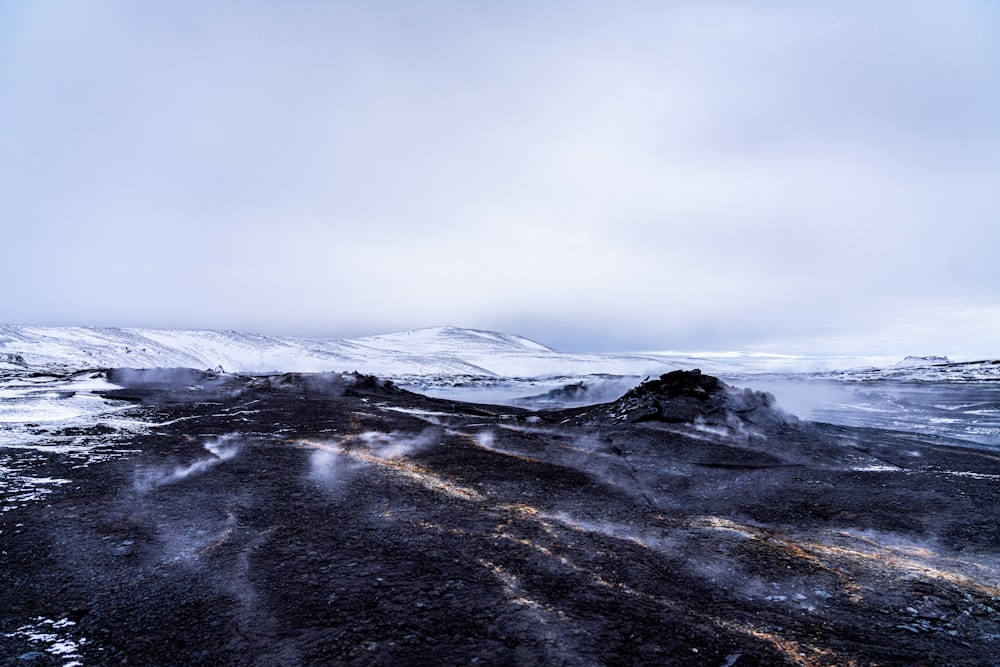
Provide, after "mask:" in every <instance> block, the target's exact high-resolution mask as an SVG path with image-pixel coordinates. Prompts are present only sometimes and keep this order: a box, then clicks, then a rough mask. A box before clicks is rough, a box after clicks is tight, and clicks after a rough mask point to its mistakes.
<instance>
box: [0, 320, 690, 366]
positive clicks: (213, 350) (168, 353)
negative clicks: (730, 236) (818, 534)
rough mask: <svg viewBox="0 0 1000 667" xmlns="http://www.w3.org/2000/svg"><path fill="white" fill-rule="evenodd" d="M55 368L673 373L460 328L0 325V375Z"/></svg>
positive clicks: (648, 360) (631, 360)
mask: <svg viewBox="0 0 1000 667" xmlns="http://www.w3.org/2000/svg"><path fill="white" fill-rule="evenodd" d="M53 366H55V367H62V368H68V369H82V368H115V367H119V368H121V367H125V368H155V367H186V368H199V369H204V368H212V369H215V368H219V367H221V368H222V369H223V370H226V371H232V372H250V373H255V372H256V373H260V372H271V371H299V372H322V371H346V372H350V371H360V372H363V373H371V374H374V375H380V376H383V377H392V378H402V377H407V376H409V377H416V376H420V377H427V376H478V377H542V376H545V377H552V376H580V375H591V374H614V375H651V374H654V373H662V372H664V371H665V370H671V369H673V368H676V365H675V364H673V363H671V362H669V361H667V360H664V359H662V358H655V357H648V356H639V357H634V356H633V357H628V356H616V355H581V354H565V353H562V352H557V351H555V350H552V349H549V348H547V347H545V346H544V345H540V344H538V343H536V342H534V341H531V340H528V339H527V338H523V337H521V336H516V335H513V334H505V333H497V332H494V331H482V330H479V329H459V328H457V327H435V328H432V329H418V330H415V331H407V332H402V333H397V334H386V335H383V336H370V337H367V338H359V339H354V340H341V339H335V338H334V339H304V338H280V337H276V336H263V335H259V334H248V333H241V332H238V331H175V330H153V329H116V328H98V327H36V326H13V325H7V326H2V325H0V369H2V368H5V367H22V368H23V367H32V368H39V367H53Z"/></svg>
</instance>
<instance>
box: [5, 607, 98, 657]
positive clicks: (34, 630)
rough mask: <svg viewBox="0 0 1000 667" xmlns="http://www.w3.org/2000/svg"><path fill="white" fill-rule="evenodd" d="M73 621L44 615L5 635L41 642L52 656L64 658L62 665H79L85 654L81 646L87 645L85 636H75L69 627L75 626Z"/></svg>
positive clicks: (36, 642)
mask: <svg viewBox="0 0 1000 667" xmlns="http://www.w3.org/2000/svg"><path fill="white" fill-rule="evenodd" d="M75 625H76V623H74V622H73V621H71V620H69V619H66V618H63V619H60V620H58V621H54V620H52V619H49V618H45V617H44V616H38V617H36V618H34V619H32V622H31V623H30V624H27V625H22V626H21V627H19V628H18V629H17V630H15V631H14V632H9V633H6V634H4V636H5V637H9V638H16V637H21V638H24V639H27V640H28V641H29V642H31V643H32V644H41V645H43V646H44V648H43V650H44V651H45V652H46V653H49V654H51V655H52V656H54V657H56V658H59V659H61V660H64V661H65V662H63V663H62V667H77V666H78V665H83V662H82V659H83V654H82V653H81V652H80V647H82V646H84V645H86V644H87V643H89V642H88V640H87V639H86V638H85V637H74V636H72V634H71V633H70V631H69V628H72V627H73V626H75Z"/></svg>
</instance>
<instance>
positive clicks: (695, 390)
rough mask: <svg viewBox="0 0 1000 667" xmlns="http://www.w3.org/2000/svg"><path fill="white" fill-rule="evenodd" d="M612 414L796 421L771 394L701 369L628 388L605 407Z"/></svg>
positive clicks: (640, 418) (671, 419)
mask: <svg viewBox="0 0 1000 667" xmlns="http://www.w3.org/2000/svg"><path fill="white" fill-rule="evenodd" d="M608 413H609V415H610V416H611V417H613V418H615V419H619V420H626V421H628V422H632V423H634V422H644V421H660V422H667V423H694V422H699V423H705V424H720V425H728V426H732V425H735V423H736V421H739V422H744V423H749V424H755V425H758V426H777V425H781V424H786V423H788V422H790V421H795V417H793V416H791V415H789V414H787V413H785V412H783V411H782V410H780V409H779V408H778V407H777V405H776V403H775V400H774V396H773V395H771V394H769V393H766V392H762V391H754V390H753V389H750V388H747V389H737V388H735V387H731V386H729V385H727V384H726V383H724V382H723V381H722V380H720V379H719V378H717V377H713V376H711V375H704V374H703V373H702V372H701V371H700V370H698V369H695V370H691V371H672V372H670V373H666V374H664V375H661V376H660V378H659V379H657V380H648V381H646V382H643V383H642V384H640V385H639V386H637V387H635V388H633V389H630V390H629V391H628V392H627V393H626V394H625V395H624V396H622V397H621V398H619V399H618V400H617V401H615V402H614V403H612V404H611V405H610V406H609V407H608Z"/></svg>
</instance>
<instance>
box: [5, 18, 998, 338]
mask: <svg viewBox="0 0 1000 667" xmlns="http://www.w3.org/2000/svg"><path fill="white" fill-rule="evenodd" d="M998 18H1000V17H998V13H997V11H996V9H995V8H994V7H993V6H992V4H991V3H986V2H959V3H954V2H950V3H945V2H929V3H922V4H921V5H920V6H918V7H914V6H913V5H912V4H911V3H894V2H893V3H879V4H877V5H874V6H873V5H871V4H870V3H851V2H849V3H838V4H837V5H836V6H829V7H827V6H823V7H817V6H813V5H809V4H805V3H794V2H768V3H755V4H754V5H753V6H752V7H749V6H747V5H744V4H742V3H731V2H709V3H685V2H681V3H669V4H663V3H647V2H630V3H625V4H621V3H618V4H605V3H574V4H572V5H569V4H566V3H560V2H553V3H543V4H540V5H539V4H533V5H521V6H513V5H503V6H488V7H486V6H470V5H466V4H464V3H451V2H444V3H439V4H434V5H420V6H413V5H410V4H407V3H388V4H386V3H383V4H380V5H378V6H371V5H363V4H349V3H340V4H330V3H310V2H301V3H296V4H294V5H292V6H291V7H288V8H282V9H281V10H280V11H279V10H278V9H277V8H274V7H272V6H270V5H268V4H266V3H250V4H246V3H242V4H239V5H236V4H232V3H226V2H221V3H213V4H212V5H211V6H205V5H204V4H203V3H190V2H180V3H172V4H170V5H169V6H167V5H151V6H146V5H143V6H136V5H134V4H129V3H123V2H118V1H115V0H106V1H105V2H100V3H91V4H89V5H88V6H87V7H78V8H73V7H60V8H59V10H58V11H56V10H54V9H52V8H51V7H48V6H41V5H27V4H26V5H19V6H16V7H14V6H7V7H5V8H4V9H3V10H0V24H2V25H4V26H5V27H4V28H3V30H4V31H5V33H4V34H3V35H2V39H0V42H2V43H3V44H5V46H4V47H2V48H3V50H2V51H0V85H3V86H4V88H5V90H8V91H9V93H10V94H9V100H10V103H9V104H5V105H3V108H2V109H0V146H2V147H3V150H2V151H0V183H3V184H6V186H4V185H0V188H4V187H5V190H4V191H3V192H2V193H0V195H2V196H0V202H2V203H0V216H2V217H3V219H4V220H6V221H10V222H8V224H7V226H6V227H7V231H6V239H5V241H6V242H7V245H9V247H12V248H16V250H17V251H16V252H15V253H12V254H11V257H9V260H8V261H5V262H4V264H3V266H2V267H0V279H2V280H4V282H5V283H7V284H19V285H23V284H24V282H25V281H24V276H31V280H30V285H29V286H27V287H25V288H22V289H20V290H17V291H16V293H14V294H11V295H10V296H9V300H8V304H7V306H8V307H7V310H6V312H7V317H8V318H10V319H11V320H12V321H21V322H26V323H27V322H33V323H80V324H92V323H93V324H121V325H138V326H183V327H217V328H249V329H253V330H259V331H265V332H268V333H282V334H301V335H356V334H362V333H377V332H381V331H387V330H393V329H405V328H413V327H417V326H424V325H435V324H442V323H453V324H458V325H466V326H478V327H483V328H500V329H507V330H514V331H517V332H519V333H522V334H525V335H528V336H531V337H533V338H537V339H540V340H543V341H544V342H546V343H549V344H553V345H556V346H559V347H571V348H574V349H586V348H588V347H589V348H594V347H604V348H607V347H618V348H629V347H631V348H636V347H672V348H681V347H700V348H704V347H705V346H706V344H710V345H719V346H752V345H764V344H768V343H770V342H774V341H779V340H789V339H791V338H802V339H808V338H809V337H825V338H831V339H833V338H835V336H836V335H841V336H855V337H859V338H860V337H863V335H864V333H865V332H874V331H876V330H879V331H886V332H891V331H896V332H897V333H898V334H899V335H901V336H905V334H906V332H905V331H902V330H900V329H899V328H898V327H897V326H896V324H895V323H896V322H897V321H899V320H900V319H901V318H904V317H905V316H908V315H910V314H913V313H915V312H917V311H922V310H923V304H927V303H934V304H936V306H935V309H934V312H933V313H931V314H930V315H929V316H928V319H925V320H922V321H921V324H922V326H923V327H925V328H926V329H927V330H928V332H929V331H930V330H932V329H933V330H934V331H937V334H936V335H937V337H938V340H939V341H940V342H941V343H942V344H943V343H946V342H948V341H950V340H952V338H953V335H954V331H955V324H956V323H957V322H958V321H959V320H963V321H964V319H963V318H966V317H967V314H968V313H970V312H988V311H990V309H992V308H995V307H996V306H997V305H998V304H997V301H996V299H997V297H996V289H995V286H996V285H997V284H1000V268H997V263H996V262H995V261H993V259H992V255H991V250H992V248H993V247H995V246H996V244H997V243H996V242H997V241H998V240H1000V231H998V229H1000V228H998V227H997V226H996V225H995V219H996V214H997V212H998V204H997V200H996V197H995V194H994V191H995V183H996V175H997V173H998V171H1000V158H998V157H997V156H998V155H1000V150H998V149H1000V127H998V126H997V124H996V122H995V119H996V118H997V117H1000V92H997V91H1000V85H998V84H1000V66H998V65H997V64H996V63H1000V39H998V38H997V37H996V35H998V34H1000V31H998V30H997V28H998V25H997V24H998ZM108 295H113V298H108ZM950 313H954V315H953V316H952V315H950ZM960 313H966V315H961V314H960ZM956 318H957V319H956ZM981 324H983V325H984V326H985V324H986V322H985V321H983V322H982V323H981ZM927 335H928V336H929V337H933V336H932V334H930V333H928V334H927ZM985 340H986V339H982V338H977V339H975V340H972V339H971V338H969V340H967V341H965V342H963V343H962V344H963V345H965V346H966V347H970V348H971V347H976V346H977V345H979V346H982V345H985V344H986V343H985V342H984V341H985ZM907 342H908V341H907V340H905V339H900V340H899V341H897V344H898V346H899V347H905V346H906V344H907ZM835 344H836V343H834V345H835ZM901 351H903V350H901Z"/></svg>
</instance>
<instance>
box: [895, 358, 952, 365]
mask: <svg viewBox="0 0 1000 667" xmlns="http://www.w3.org/2000/svg"><path fill="white" fill-rule="evenodd" d="M950 363H951V361H950V360H949V359H948V357H935V356H929V357H915V356H912V355H911V356H908V357H906V358H905V359H903V360H902V361H900V362H899V363H897V364H896V366H895V367H896V368H913V367H915V366H936V365H938V364H950Z"/></svg>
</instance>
